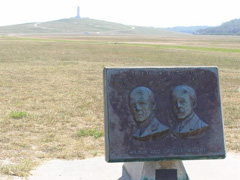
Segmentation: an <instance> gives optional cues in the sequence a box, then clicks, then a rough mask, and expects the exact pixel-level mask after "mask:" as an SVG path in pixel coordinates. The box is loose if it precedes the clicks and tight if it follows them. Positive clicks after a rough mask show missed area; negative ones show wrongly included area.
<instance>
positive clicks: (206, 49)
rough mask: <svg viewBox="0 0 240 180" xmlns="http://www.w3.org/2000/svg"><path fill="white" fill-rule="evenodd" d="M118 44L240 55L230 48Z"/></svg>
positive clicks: (236, 50)
mask: <svg viewBox="0 0 240 180" xmlns="http://www.w3.org/2000/svg"><path fill="white" fill-rule="evenodd" d="M119 44H123V45H134V46H141V47H156V48H168V49H184V50H195V51H210V52H224V53H240V49H230V48H212V47H195V46H173V45H159V44H134V43H119Z"/></svg>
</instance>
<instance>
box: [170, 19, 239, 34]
mask: <svg viewBox="0 0 240 180" xmlns="http://www.w3.org/2000/svg"><path fill="white" fill-rule="evenodd" d="M167 29H168V30H170V31H177V32H183V33H191V34H200V35H240V19H233V20H231V21H228V22H225V23H223V24H222V25H220V26H215V27H210V26H189V27H172V28H167Z"/></svg>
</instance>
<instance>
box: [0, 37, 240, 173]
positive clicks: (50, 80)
mask: <svg viewBox="0 0 240 180" xmlns="http://www.w3.org/2000/svg"><path fill="white" fill-rule="evenodd" d="M0 47H1V48H0V109H1V111H0V133H1V136H0V146H1V154H0V162H1V164H2V165H0V174H2V175H4V174H5V175H6V174H7V175H17V176H27V175H28V174H29V171H30V170H31V169H32V168H33V167H34V166H36V165H38V164H39V163H41V162H43V161H45V160H48V159H54V158H60V159H84V158H89V157H94V156H103V155H104V137H103V134H104V132H103V127H104V124H103V87H102V81H103V77H102V70H103V68H104V66H113V67H114V66H218V67H219V72H220V85H221V94H222V107H223V115H224V123H225V136H226V147H227V151H236V152H240V142H239V134H240V37H231V36H224V37H223V36H222V37H218V36H175V37H167V36H162V37H151V36H144V37H137V36H135V37H134V36H121V37H111V36H108V37H100V36H96V37H93V36H84V37H51V38H50V37H45V38H44V37H41V38H38V37H24V38H17V37H8V36H0ZM0 177H1V176H0Z"/></svg>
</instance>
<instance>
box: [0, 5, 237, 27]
mask: <svg viewBox="0 0 240 180" xmlns="http://www.w3.org/2000/svg"><path fill="white" fill-rule="evenodd" d="M78 6H80V16H81V17H89V18H92V19H99V20H106V21H111V22H118V23H122V24H128V25H140V26H154V27H173V26H196V25H209V26H216V25H220V24H222V23H223V22H226V21H229V20H231V19H236V18H240V0H0V26H3V25H11V24H21V23H28V22H42V21H49V20H57V19H63V18H70V17H74V16H76V13H77V7H78Z"/></svg>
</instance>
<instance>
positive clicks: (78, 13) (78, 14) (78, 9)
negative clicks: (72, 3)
mask: <svg viewBox="0 0 240 180" xmlns="http://www.w3.org/2000/svg"><path fill="white" fill-rule="evenodd" d="M76 18H77V19H80V18H81V17H80V7H79V6H78V7H77V16H76Z"/></svg>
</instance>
